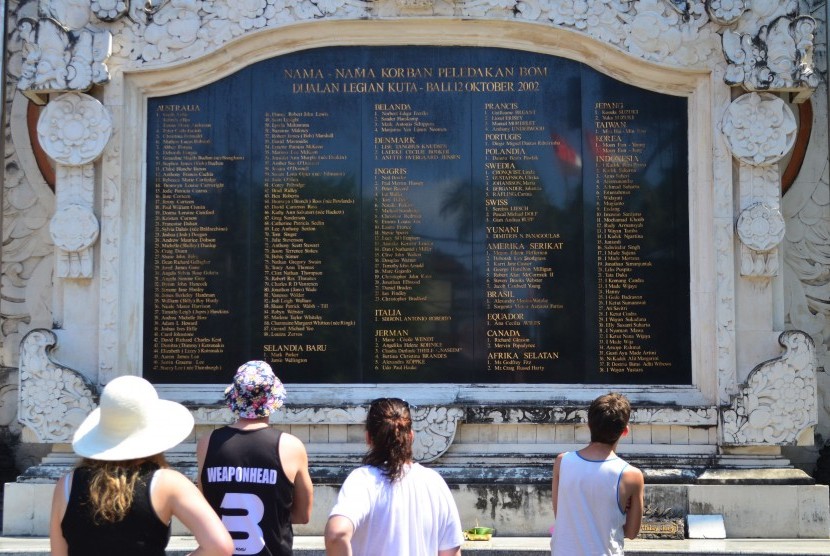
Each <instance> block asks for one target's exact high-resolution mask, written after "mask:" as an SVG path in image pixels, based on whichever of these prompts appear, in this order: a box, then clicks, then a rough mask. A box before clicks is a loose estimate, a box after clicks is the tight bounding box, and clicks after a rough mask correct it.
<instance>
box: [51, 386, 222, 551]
mask: <svg viewBox="0 0 830 556" xmlns="http://www.w3.org/2000/svg"><path fill="white" fill-rule="evenodd" d="M192 430H193V416H192V415H191V414H190V411H189V410H188V409H187V408H186V407H184V406H183V405H181V404H178V403H175V402H171V401H167V400H160V399H159V398H158V394H157V393H156V390H155V388H153V385H152V384H150V383H149V382H147V381H146V380H144V379H143V378H140V377H136V376H122V377H118V378H116V379H114V380H112V381H111V382H110V383H109V384H107V386H106V387H105V388H104V391H103V392H102V393H101V404H100V406H99V407H98V408H96V409H95V410H93V411H92V413H90V414H89V415H88V416H87V417H86V419H84V421H83V423H81V425H80V427H78V430H77V431H76V432H75V436H74V438H73V440H72V448H73V449H74V450H75V453H76V454H78V455H79V456H82V457H83V459H82V460H81V463H80V465H79V466H78V467H77V468H76V469H75V470H74V471H73V472H71V473H68V474H67V475H64V476H63V477H61V478H60V479H59V480H58V483H57V485H55V492H54V495H53V497H52V513H51V520H50V524H49V541H50V548H51V554H52V556H112V555H113V554H118V555H119V556H164V554H165V550H164V549H165V547H166V546H167V542H168V540H169V539H170V523H171V520H172V518H173V517H174V516H175V517H178V518H179V519H180V520H181V521H182V523H183V524H184V525H185V527H187V528H188V529H190V531H191V532H192V533H193V535H194V536H195V537H196V542H197V543H198V545H199V546H198V547H197V549H196V551H195V552H194V554H200V555H204V556H229V555H230V554H232V553H233V549H234V547H233V541H232V540H231V537H230V535H229V534H228V532H227V531H225V529H224V527H222V522H221V521H219V518H218V517H217V516H216V513H215V512H214V511H213V510H212V509H211V507H210V505H208V503H207V501H206V500H205V499H204V497H203V496H202V495H201V493H199V491H198V490H197V489H196V486H195V485H194V484H193V482H192V481H191V480H190V479H188V478H187V477H185V476H184V475H182V474H181V473H179V472H178V471H174V470H173V469H170V468H169V467H168V466H167V462H166V461H165V460H164V456H163V455H162V452H163V451H164V450H167V449H169V448H172V447H173V446H175V445H176V444H178V443H179V442H181V441H182V440H184V439H185V438H186V437H187V436H188V435H189V434H190V432H191V431H192Z"/></svg>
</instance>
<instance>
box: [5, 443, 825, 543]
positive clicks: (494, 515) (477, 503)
mask: <svg viewBox="0 0 830 556" xmlns="http://www.w3.org/2000/svg"><path fill="white" fill-rule="evenodd" d="M191 453H192V452H191ZM169 459H170V461H171V463H172V464H173V465H175V466H176V467H177V468H178V469H179V470H180V471H182V472H183V473H185V474H186V475H188V476H191V477H193V476H195V472H196V470H195V467H194V465H193V462H192V455H191V456H189V458H188V457H187V456H184V455H182V457H181V458H180V459H179V458H177V457H176V456H175V454H173V455H172V457H170V458H169ZM644 463H645V462H640V461H638V462H636V464H638V466H640V467H641V469H643V472H644V474H645V477H646V491H645V492H646V507H647V508H658V509H660V510H659V512H657V513H656V514H655V515H657V516H658V517H657V518H656V520H652V519H651V518H649V517H648V516H647V519H646V522H645V523H646V525H647V526H646V527H644V530H643V535H642V536H643V537H645V538H652V537H646V535H658V536H660V538H682V536H683V534H684V533H685V532H684V530H683V528H682V522H683V520H684V519H685V517H686V516H688V515H690V514H692V515H696V514H720V515H722V516H723V521H724V526H725V529H726V536H727V538H813V539H823V538H830V504H829V503H828V500H830V491H828V487H827V486H826V485H817V484H815V483H814V481H813V479H812V478H811V477H810V476H809V475H807V474H806V473H804V472H802V471H800V470H797V469H792V468H766V469H727V468H721V469H717V468H716V469H712V468H709V469H706V470H701V471H695V470H694V469H666V468H661V469H655V468H649V467H647V466H645V465H644ZM710 464H711V462H710ZM71 467H72V458H71V455H70V454H66V453H64V454H55V453H53V454H52V455H51V456H50V457H47V458H46V459H45V460H44V462H43V463H42V464H41V465H39V466H37V467H33V468H30V469H29V470H27V472H26V473H24V474H23V475H22V476H20V477H19V478H18V481H17V482H14V483H7V484H6V486H5V489H6V490H5V499H4V511H3V534H4V535H34V536H41V535H43V536H45V535H48V530H49V510H50V505H51V498H52V491H53V489H54V483H55V481H56V480H57V478H58V477H60V476H61V474H63V473H65V472H66V471H67V470H69V469H70V468H71ZM431 467H433V468H435V469H436V470H438V471H439V472H440V473H441V474H442V475H443V476H444V477H445V478H446V480H447V483H448V484H449V485H450V489H451V491H452V493H453V496H454V498H455V501H456V504H457V505H458V509H459V512H460V514H461V520H462V526H463V527H464V528H470V527H475V526H476V525H482V526H485V525H486V526H487V527H492V528H493V529H495V536H497V537H499V536H501V537H512V536H516V537H533V536H548V535H549V534H550V533H549V532H550V528H551V526H552V525H553V523H554V517H553V509H552V507H551V486H550V472H551V470H550V467H549V466H547V465H545V466H541V465H538V466H528V467H522V466H515V465H514V466H511V467H503V468H495V467H493V466H491V465H473V464H470V465H467V466H441V465H432V466H431ZM351 469H352V467H351V466H348V465H342V466H341V465H331V466H319V467H313V468H312V477H313V480H314V483H315V488H314V508H313V511H312V518H311V522H310V523H308V524H307V525H302V526H296V527H295V532H296V534H298V535H320V534H322V532H323V528H324V526H325V522H326V519H327V518H328V512H329V510H330V509H331V507H332V506H333V505H334V502H335V499H336V497H337V493H338V490H339V488H340V484H341V483H342V481H343V479H344V478H345V477H346V475H347V474H348V472H349V471H350V470H351ZM660 516H662V518H661V517H660ZM669 516H670V517H669ZM661 519H662V521H661ZM678 521H679V523H678ZM174 534H185V530H184V529H183V528H182V527H181V525H179V524H175V525H174Z"/></svg>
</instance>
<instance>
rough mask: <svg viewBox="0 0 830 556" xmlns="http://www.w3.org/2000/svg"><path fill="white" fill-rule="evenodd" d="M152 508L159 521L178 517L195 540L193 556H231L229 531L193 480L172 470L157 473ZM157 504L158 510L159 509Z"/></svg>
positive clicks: (231, 548) (231, 546)
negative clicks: (195, 545) (195, 546)
mask: <svg viewBox="0 0 830 556" xmlns="http://www.w3.org/2000/svg"><path fill="white" fill-rule="evenodd" d="M154 480H156V481H158V483H157V484H156V486H155V489H154V491H153V495H152V498H153V507H154V508H156V512H157V513H158V515H159V517H160V518H162V519H165V518H166V519H165V521H169V519H170V516H175V517H177V518H179V520H180V521H181V522H182V523H183V524H184V526H185V527H187V528H188V530H190V532H191V533H193V536H194V537H196V543H197V544H198V545H199V546H198V548H197V549H196V550H194V551H193V552H192V553H191V555H192V556H230V555H231V554H233V551H234V546H233V539H231V536H230V534H229V533H228V530H227V529H225V526H224V525H223V524H222V521H221V520H220V519H219V517H218V516H217V515H216V513H215V512H214V511H213V509H212V508H211V507H210V505H209V504H208V503H207V500H205V497H204V496H202V493H201V492H199V489H197V488H196V485H194V484H193V483H192V482H191V481H190V479H188V478H187V477H185V476H184V475H182V474H181V473H179V472H178V471H173V470H172V469H162V470H160V471H159V472H158V473H156V478H155V479H154ZM157 503H158V506H157Z"/></svg>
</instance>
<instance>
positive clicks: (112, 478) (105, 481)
mask: <svg viewBox="0 0 830 556" xmlns="http://www.w3.org/2000/svg"><path fill="white" fill-rule="evenodd" d="M146 463H151V464H155V465H157V466H158V467H159V468H165V467H168V465H167V461H166V460H165V459H164V455H163V454H156V455H154V456H150V457H148V458H140V459H131V460H126V461H101V460H94V459H87V458H84V459H83V460H82V461H81V463H80V464H79V466H78V467H79V468H86V469H89V471H90V477H89V500H90V502H91V503H92V517H93V520H94V521H95V522H96V523H101V522H107V523H117V522H119V521H121V520H123V519H124V518H125V517H126V516H127V513H128V512H129V511H130V507H131V506H132V505H133V496H134V494H135V485H136V482H137V481H138V478H139V476H140V475H141V467H142V466H143V465H144V464H146Z"/></svg>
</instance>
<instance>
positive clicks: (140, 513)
mask: <svg viewBox="0 0 830 556" xmlns="http://www.w3.org/2000/svg"><path fill="white" fill-rule="evenodd" d="M157 469H158V466H157V465H155V464H153V463H147V464H144V465H143V466H141V468H140V471H139V478H138V481H136V485H135V492H134V494H133V503H132V506H130V510H129V511H128V512H127V515H126V516H125V517H124V519H123V520H121V521H119V522H116V523H109V522H100V523H95V522H94V520H93V512H92V505H91V503H90V501H89V481H90V478H91V469H89V468H87V467H80V468H78V469H76V470H75V471H74V472H73V473H72V489H71V490H70V492H69V500H68V502H67V505H66V513H65V514H64V516H63V520H62V521H61V531H62V532H63V537H64V538H65V539H66V542H67V544H68V545H69V556H98V555H100V556H112V555H113V554H118V555H119V556H164V548H165V547H166V546H167V541H169V540H170V525H169V524H167V525H165V524H164V523H162V522H161V520H160V519H159V517H158V515H157V514H156V511H155V510H154V509H153V504H152V501H151V500H150V480H151V479H152V477H153V473H155V472H156V470H157Z"/></svg>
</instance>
